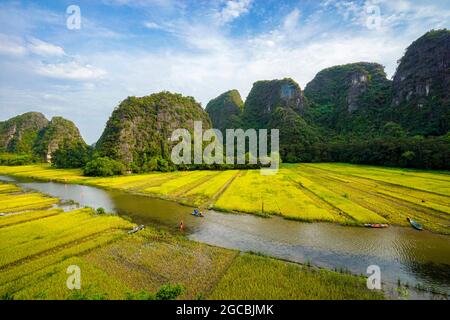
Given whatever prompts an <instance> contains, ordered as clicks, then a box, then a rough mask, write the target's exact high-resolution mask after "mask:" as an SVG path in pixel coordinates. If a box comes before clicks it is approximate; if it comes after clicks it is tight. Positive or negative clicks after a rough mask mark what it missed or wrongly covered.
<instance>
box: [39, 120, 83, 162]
mask: <svg viewBox="0 0 450 320" xmlns="http://www.w3.org/2000/svg"><path fill="white" fill-rule="evenodd" d="M77 143H81V144H84V145H85V144H86V143H85V142H84V140H83V138H82V137H81V134H80V131H79V130H78V128H77V127H76V126H75V124H74V123H73V122H72V121H70V120H67V119H64V118H62V117H54V118H52V120H51V121H50V122H49V124H48V125H47V126H46V127H45V128H43V129H42V130H41V131H40V132H39V134H38V137H37V139H36V142H35V144H34V152H35V153H36V154H37V155H39V156H40V157H41V158H43V159H44V160H45V161H47V162H51V160H52V153H53V152H54V151H56V150H57V149H59V148H61V147H63V146H66V145H73V144H77Z"/></svg>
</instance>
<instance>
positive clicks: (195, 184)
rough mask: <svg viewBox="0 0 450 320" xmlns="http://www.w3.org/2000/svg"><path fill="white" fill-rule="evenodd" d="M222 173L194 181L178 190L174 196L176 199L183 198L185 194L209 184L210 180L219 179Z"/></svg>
mask: <svg viewBox="0 0 450 320" xmlns="http://www.w3.org/2000/svg"><path fill="white" fill-rule="evenodd" d="M220 173H221V172H217V173H214V174H211V175H207V176H204V177H201V178H200V179H198V180H195V181H192V182H190V183H187V184H185V185H183V186H181V187H180V188H178V189H176V190H175V192H174V193H173V196H175V197H182V196H183V195H184V194H186V193H187V192H189V191H191V190H192V189H195V188H197V187H199V186H201V185H203V184H205V183H206V182H208V181H209V180H210V179H212V178H214V177H217V176H218V175H219V174H220Z"/></svg>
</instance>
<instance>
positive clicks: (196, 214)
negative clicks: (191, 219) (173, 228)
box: [192, 209, 204, 218]
mask: <svg viewBox="0 0 450 320" xmlns="http://www.w3.org/2000/svg"><path fill="white" fill-rule="evenodd" d="M192 215H193V216H195V217H201V218H202V217H204V215H203V213H202V212H200V211H198V210H197V209H195V210H194V212H192Z"/></svg>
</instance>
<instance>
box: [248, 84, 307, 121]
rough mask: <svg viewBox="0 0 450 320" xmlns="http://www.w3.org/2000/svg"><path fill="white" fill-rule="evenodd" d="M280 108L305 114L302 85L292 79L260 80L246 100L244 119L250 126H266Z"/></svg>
mask: <svg viewBox="0 0 450 320" xmlns="http://www.w3.org/2000/svg"><path fill="white" fill-rule="evenodd" d="M278 108H281V109H283V110H291V111H293V112H295V113H296V114H298V115H301V114H303V113H304V112H305V109H306V101H305V98H304V96H303V92H302V90H301V89H300V86H299V85H298V84H297V83H296V82H295V81H294V80H292V79H283V80H271V81H258V82H256V83H254V84H253V88H252V90H251V91H250V93H249V95H248V97H247V100H246V101H245V107H244V112H243V115H242V117H243V121H244V123H245V125H246V126H247V127H249V128H255V129H258V128H265V127H267V125H268V124H269V123H270V120H271V118H272V116H273V115H274V113H275V111H276V110H277V109H278Z"/></svg>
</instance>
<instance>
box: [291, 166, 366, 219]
mask: <svg viewBox="0 0 450 320" xmlns="http://www.w3.org/2000/svg"><path fill="white" fill-rule="evenodd" d="M294 173H295V174H297V175H298V173H296V172H294ZM288 179H291V180H292V182H293V183H294V184H295V185H297V186H298V187H299V188H300V190H301V191H302V192H303V193H304V194H305V195H306V196H307V197H308V198H310V199H311V201H313V202H314V203H317V201H318V202H320V204H322V203H323V204H325V206H328V209H331V210H332V211H333V215H334V216H336V217H338V218H341V217H342V216H344V217H345V218H347V219H349V220H350V221H354V222H358V221H357V220H356V219H355V218H353V217H352V216H351V215H349V214H348V213H347V212H345V211H343V210H341V209H339V208H338V207H336V206H335V205H334V204H332V203H331V202H329V201H327V200H325V199H324V198H322V197H321V196H319V195H318V194H316V193H315V192H314V191H312V190H310V189H308V188H307V187H305V186H304V185H303V184H302V183H301V182H299V181H295V180H294V179H293V178H291V177H288ZM327 189H328V188H327ZM328 190H329V189H328ZM329 191H330V192H333V191H332V190H329ZM333 193H334V192H333ZM317 204H318V205H320V204H319V203H317ZM340 213H342V214H340Z"/></svg>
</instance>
